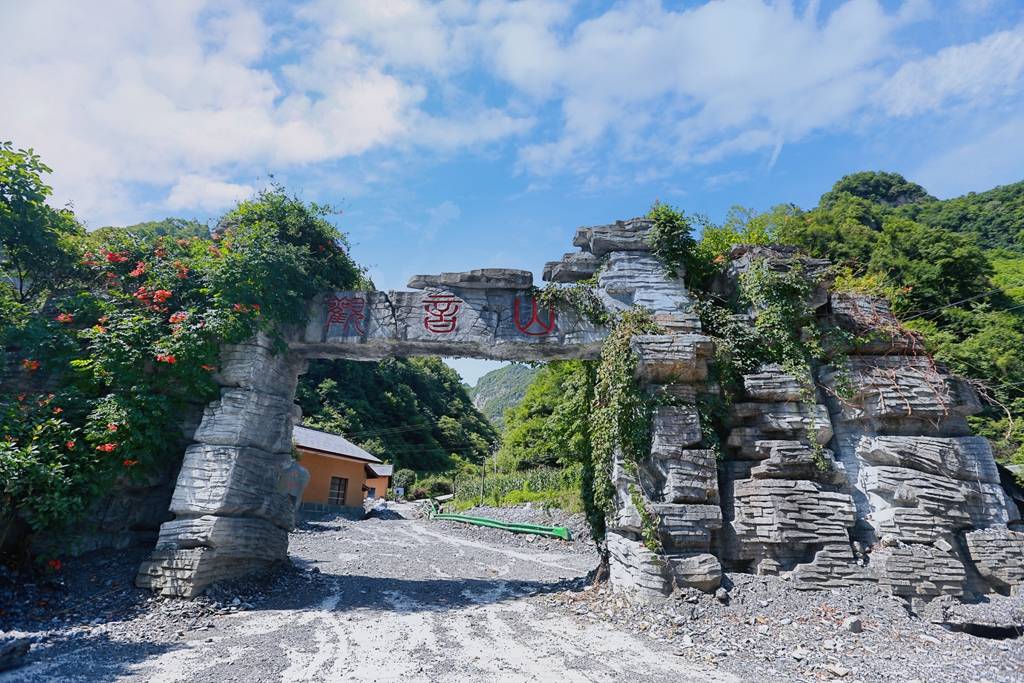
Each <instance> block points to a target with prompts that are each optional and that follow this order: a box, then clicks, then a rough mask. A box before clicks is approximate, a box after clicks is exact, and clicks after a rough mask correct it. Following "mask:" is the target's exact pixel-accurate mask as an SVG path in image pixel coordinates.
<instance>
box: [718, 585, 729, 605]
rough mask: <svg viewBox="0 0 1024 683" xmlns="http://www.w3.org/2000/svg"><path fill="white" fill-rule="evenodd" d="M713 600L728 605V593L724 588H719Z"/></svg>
mask: <svg viewBox="0 0 1024 683" xmlns="http://www.w3.org/2000/svg"><path fill="white" fill-rule="evenodd" d="M715 599H716V600H718V602H720V603H722V604H723V605H727V604H729V591H727V590H725V589H724V588H719V589H718V590H716V591H715Z"/></svg>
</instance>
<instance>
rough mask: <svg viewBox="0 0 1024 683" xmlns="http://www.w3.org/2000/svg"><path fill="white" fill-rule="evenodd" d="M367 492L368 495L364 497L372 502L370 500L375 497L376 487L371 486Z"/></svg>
mask: <svg viewBox="0 0 1024 683" xmlns="http://www.w3.org/2000/svg"><path fill="white" fill-rule="evenodd" d="M368 491H369V492H368V493H367V494H366V497H367V498H370V499H371V500H372V499H374V498H376V497H377V489H376V487H373V486H371V487H370V488H369V489H368Z"/></svg>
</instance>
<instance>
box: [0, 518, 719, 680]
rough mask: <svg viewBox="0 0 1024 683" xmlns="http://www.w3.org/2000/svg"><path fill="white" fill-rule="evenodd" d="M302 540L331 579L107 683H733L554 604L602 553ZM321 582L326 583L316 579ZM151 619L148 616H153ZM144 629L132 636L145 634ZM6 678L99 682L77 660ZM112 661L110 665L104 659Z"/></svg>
mask: <svg viewBox="0 0 1024 683" xmlns="http://www.w3.org/2000/svg"><path fill="white" fill-rule="evenodd" d="M310 528H311V529H314V530H313V531H305V532H304V533H302V534H301V535H297V536H296V539H295V540H296V542H295V543H294V544H293V555H294V557H295V559H296V561H297V562H298V563H299V564H302V565H306V566H310V565H312V566H315V567H317V568H318V569H319V570H320V572H321V574H319V575H318V576H319V577H320V578H314V579H311V580H310V582H309V584H308V586H305V585H304V586H302V587H300V588H298V589H295V590H294V592H293V594H276V595H271V596H270V597H268V598H267V600H266V602H265V604H263V605H261V606H260V608H258V609H255V610H251V611H245V612H237V613H232V614H224V615H219V616H216V617H214V618H212V619H211V621H212V622H213V628H212V629H210V630H208V631H200V632H198V633H195V634H192V635H190V636H189V638H188V639H187V640H185V641H182V640H173V641H170V642H163V643H158V644H160V645H164V646H166V650H165V651H163V652H160V653H158V654H153V655H151V656H145V657H141V658H139V659H138V660H137V661H135V662H133V663H131V664H118V663H107V664H108V666H109V668H107V669H106V671H109V672H111V675H109V676H100V677H99V679H102V680H123V681H140V682H141V681H159V682H161V683H171V682H175V683H176V682H178V681H182V682H189V683H206V682H212V681H226V680H231V681H282V682H283V683H293V682H298V681H302V682H305V681H310V682H314V683H317V682H320V683H327V682H331V683H333V682H335V681H403V682H410V683H419V682H427V681H437V680H440V679H448V680H453V681H459V683H463V682H465V683H492V682H510V683H511V682H519V681H558V683H575V682H581V683H583V682H602V683H603V682H611V681H632V680H636V679H637V678H638V677H642V678H643V680H645V681H646V682H647V683H670V682H671V683H686V682H687V681H701V682H702V683H703V682H707V683H731V682H733V681H735V680H736V679H735V678H733V677H731V676H728V675H726V674H722V673H720V672H718V671H715V670H712V669H708V668H705V667H703V666H700V665H695V664H693V663H689V662H686V661H684V660H682V659H680V658H677V657H674V656H673V655H672V653H671V650H670V649H669V648H668V647H667V646H665V645H663V644H660V643H656V642H654V641H651V640H649V639H647V638H646V637H643V636H639V635H636V634H633V633H629V632H625V631H622V630H618V629H616V628H614V627H609V626H608V625H605V624H599V623H595V622H593V621H591V620H588V619H584V618H582V617H576V616H575V615H573V614H570V613H568V612H566V611H564V610H560V609H558V608H554V607H551V606H549V605H547V604H546V603H545V602H541V599H540V598H537V599H534V597H531V596H532V595H534V594H537V593H543V592H545V591H546V590H547V588H548V587H554V586H558V585H560V583H559V582H560V581H561V580H563V579H576V578H578V577H582V576H584V575H585V574H586V573H587V571H589V570H590V569H591V568H592V566H593V564H594V562H595V561H596V560H595V558H596V556H594V555H587V554H585V553H579V552H576V553H571V552H559V551H544V550H541V549H533V548H529V547H526V548H512V547H507V546H501V545H500V544H497V543H490V542H484V541H481V540H477V539H475V538H473V536H472V533H471V532H468V531H463V530H452V529H444V528H443V527H440V526H434V525H432V524H431V523H430V522H427V521H421V520H415V519H389V520H379V519H370V520H364V521H362V522H353V523H349V524H345V525H341V526H340V527H339V525H337V524H334V525H332V526H331V527H329V528H324V529H323V530H321V531H316V530H315V529H316V527H315V526H314V525H311V527H310ZM310 576H311V577H313V576H317V575H310ZM140 622H144V617H142V618H140ZM135 628H136V631H135V632H131V631H130V628H129V632H128V634H127V635H125V636H120V637H129V636H131V637H136V636H137V635H138V633H139V632H143V628H144V624H143V623H140V624H139V625H138V627H135ZM87 654H88V653H81V652H77V653H73V654H71V655H62V657H63V659H62V660H60V661H53V662H48V663H45V664H42V663H41V664H39V665H37V666H36V667H33V671H32V675H31V676H30V677H27V678H23V677H17V678H10V679H4V677H3V675H0V680H10V681H18V682H19V683H20V682H21V681H58V680H59V681H69V680H98V678H97V676H96V675H95V674H94V672H95V671H103V670H104V669H102V666H101V667H100V668H98V669H94V670H91V671H92V672H93V673H90V674H89V675H84V676H81V675H79V676H76V673H77V674H81V673H82V670H81V669H76V667H75V661H74V657H81V656H85V655H87ZM100 664H101V665H102V664H103V663H102V662H100Z"/></svg>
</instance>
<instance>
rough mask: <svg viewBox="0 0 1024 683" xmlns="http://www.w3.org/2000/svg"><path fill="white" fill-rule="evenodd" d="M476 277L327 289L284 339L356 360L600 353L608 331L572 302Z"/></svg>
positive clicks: (302, 349)
mask: <svg viewBox="0 0 1024 683" xmlns="http://www.w3.org/2000/svg"><path fill="white" fill-rule="evenodd" d="M448 275H449V276H454V275H455V274H451V273H450V274H448ZM473 285H474V286H473V287H465V288H460V287H454V286H452V287H450V288H447V289H445V288H442V287H440V286H436V285H433V284H432V285H431V289H429V290H427V291H421V292H394V291H393V292H331V293H328V294H326V295H324V296H323V298H322V299H321V300H319V301H316V302H314V303H313V310H312V312H311V315H310V323H309V325H308V326H307V327H306V329H305V331H304V332H303V333H302V334H301V335H299V336H297V337H296V338H294V339H293V340H292V341H291V343H290V344H289V347H290V348H291V349H292V350H293V351H296V352H298V353H301V354H303V355H307V356H310V357H314V356H318V357H322V356H325V355H326V356H330V357H337V358H352V359H356V360H373V359H380V358H386V357H389V356H395V355H404V356H409V355H442V356H472V357H477V358H493V359H497V360H534V359H570V358H596V357H598V355H599V354H600V342H601V340H602V339H603V338H604V336H605V334H606V333H607V331H606V330H605V329H603V328H602V327H601V326H598V325H595V324H593V323H592V322H590V321H589V320H587V319H586V318H584V317H583V316H581V315H580V314H579V313H577V312H576V311H575V310H572V309H568V308H565V309H560V308H557V307H555V306H546V307H545V306H542V305H541V304H540V302H539V301H538V300H537V298H536V297H535V296H533V294H532V292H531V291H529V290H526V291H524V290H513V289H505V288H502V287H485V286H482V285H480V284H479V283H477V282H474V283H473Z"/></svg>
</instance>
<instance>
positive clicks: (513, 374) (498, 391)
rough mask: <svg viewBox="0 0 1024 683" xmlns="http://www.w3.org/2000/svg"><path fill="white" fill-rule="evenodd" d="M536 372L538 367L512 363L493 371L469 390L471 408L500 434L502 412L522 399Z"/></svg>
mask: <svg viewBox="0 0 1024 683" xmlns="http://www.w3.org/2000/svg"><path fill="white" fill-rule="evenodd" d="M538 372H539V368H531V367H530V366H528V365H522V364H520V363H514V364H512V365H506V366H505V367H503V368H498V369H497V370H492V371H490V372H488V373H487V374H486V375H484V376H483V377H481V378H480V379H479V380H478V381H477V383H476V386H475V387H472V388H471V389H470V390H469V397H470V398H471V399H473V405H474V406H476V409H477V410H479V411H480V412H481V413H483V414H484V415H485V416H486V417H487V419H488V420H490V421H491V423H492V424H493V425H494V427H495V429H497V430H498V431H502V430H503V429H504V428H505V410H506V409H507V408H512V407H514V406H516V405H518V404H519V402H520V401H522V400H523V396H524V395H525V394H526V387H528V386H529V385H530V382H531V381H533V378H534V377H535V376H536V375H537V373H538Z"/></svg>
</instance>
